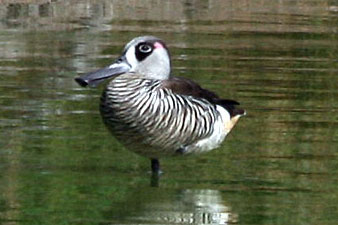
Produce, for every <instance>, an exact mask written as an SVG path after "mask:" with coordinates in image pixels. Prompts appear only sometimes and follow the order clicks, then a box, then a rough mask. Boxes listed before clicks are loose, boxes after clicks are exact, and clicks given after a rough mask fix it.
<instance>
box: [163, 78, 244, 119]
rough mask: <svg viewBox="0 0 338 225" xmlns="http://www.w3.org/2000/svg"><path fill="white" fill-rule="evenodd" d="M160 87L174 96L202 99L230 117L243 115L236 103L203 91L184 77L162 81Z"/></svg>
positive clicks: (205, 90)
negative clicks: (225, 111)
mask: <svg viewBox="0 0 338 225" xmlns="http://www.w3.org/2000/svg"><path fill="white" fill-rule="evenodd" d="M161 87H162V88H166V89H170V90H171V91H172V92H174V93H175V94H180V95H187V96H193V97H196V98H203V99H205V100H207V101H209V102H210V103H213V104H217V105H221V106H222V107H224V108H225V109H226V110H228V112H229V113H230V116H231V117H234V116H236V115H244V114H245V110H243V109H238V108H236V105H239V103H238V102H237V101H235V100H230V99H221V98H219V97H218V95H216V94H215V93H214V92H212V91H209V90H207V89H204V88H202V87H201V86H200V85H198V84H197V83H195V82H194V81H192V80H190V79H187V78H184V77H175V76H172V77H171V78H170V79H169V80H165V81H163V82H162V86H161Z"/></svg>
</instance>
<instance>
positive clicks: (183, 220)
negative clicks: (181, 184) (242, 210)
mask: <svg viewBox="0 0 338 225" xmlns="http://www.w3.org/2000/svg"><path fill="white" fill-rule="evenodd" d="M145 208H146V211H145V212H144V213H143V215H141V216H137V218H135V217H134V218H133V219H134V220H135V219H136V220H138V221H143V222H151V223H154V222H157V223H161V224H230V223H235V222H237V214H235V213H233V212H231V210H230V208H229V207H228V206H226V205H225V204H224V202H223V201H222V198H221V194H220V192H219V191H216V190H184V191H180V192H179V193H178V194H177V198H176V199H174V200H173V201H171V202H168V201H161V202H157V203H154V202H152V203H147V204H146V205H145Z"/></svg>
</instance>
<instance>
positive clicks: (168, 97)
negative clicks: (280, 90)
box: [100, 76, 226, 152]
mask: <svg viewBox="0 0 338 225" xmlns="http://www.w3.org/2000/svg"><path fill="white" fill-rule="evenodd" d="M100 109H101V114H102V116H103V119H104V122H105V123H106V125H107V126H108V128H110V130H111V131H112V132H113V133H114V134H115V135H116V136H117V137H119V136H121V137H122V136H125V135H128V138H129V139H130V140H135V141H137V140H142V142H143V143H144V144H146V145H149V146H153V147H158V148H159V149H163V151H173V150H177V149H183V150H184V151H186V152H188V151H189V148H192V147H193V146H194V145H196V146H195V147H199V148H200V147H201V146H198V142H199V141H201V140H204V139H206V138H208V137H211V136H212V135H213V134H214V132H215V129H217V132H221V133H222V135H221V137H218V136H219V135H218V136H217V137H216V139H217V140H216V139H215V141H217V143H216V144H218V142H221V141H223V139H224V137H225V135H226V134H225V135H224V124H223V121H222V120H223V119H222V116H223V115H221V114H222V113H223V114H224V111H225V110H224V109H223V111H219V109H218V107H217V106H216V105H214V104H211V103H210V102H208V101H207V100H205V99H202V98H195V97H193V96H188V95H180V94H175V93H174V92H173V91H172V90H170V89H167V88H163V87H162V84H161V81H158V80H150V79H136V78H135V77H133V78H132V79H130V78H129V79H128V76H124V77H122V76H120V77H118V78H116V79H114V80H113V81H111V83H110V84H109V85H108V87H107V89H106V91H105V93H104V94H103V97H102V99H101V107H100ZM225 112H226V111H225ZM221 123H222V126H220V125H219V124H221ZM220 129H223V130H220ZM123 138H124V137H123ZM120 139H121V138H120ZM218 139H222V140H218ZM199 145H201V143H200V144H199ZM212 147H214V146H209V147H207V149H209V148H212ZM207 149H205V150H207ZM191 150H193V149H191Z"/></svg>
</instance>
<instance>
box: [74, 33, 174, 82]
mask: <svg viewBox="0 0 338 225" xmlns="http://www.w3.org/2000/svg"><path fill="white" fill-rule="evenodd" d="M124 73H130V75H131V76H132V75H133V74H137V75H138V76H141V77H144V78H146V79H157V80H166V79H168V78H169V76H170V55H169V51H168V49H167V47H166V45H165V43H164V42H163V41H162V40H161V39H159V38H157V37H154V36H142V37H137V38H134V39H133V40H131V41H130V42H129V43H128V44H127V45H126V46H125V48H124V51H123V54H122V55H121V56H120V57H119V58H117V59H116V60H115V61H114V62H113V63H112V64H111V65H109V66H107V67H105V68H103V69H99V70H97V71H94V72H91V73H88V74H85V75H83V76H81V77H77V78H75V81H76V82H77V83H78V84H80V85H81V86H87V85H89V86H96V85H97V84H99V83H100V82H102V81H103V80H105V79H107V78H110V77H112V76H116V75H120V74H124Z"/></svg>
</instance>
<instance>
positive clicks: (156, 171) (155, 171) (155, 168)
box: [151, 159, 161, 174]
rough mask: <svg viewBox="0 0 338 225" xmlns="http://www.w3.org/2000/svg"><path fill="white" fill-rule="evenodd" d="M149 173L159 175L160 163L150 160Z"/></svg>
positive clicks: (156, 160)
mask: <svg viewBox="0 0 338 225" xmlns="http://www.w3.org/2000/svg"><path fill="white" fill-rule="evenodd" d="M151 171H152V172H153V174H160V173H161V172H160V161H158V159H151Z"/></svg>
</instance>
